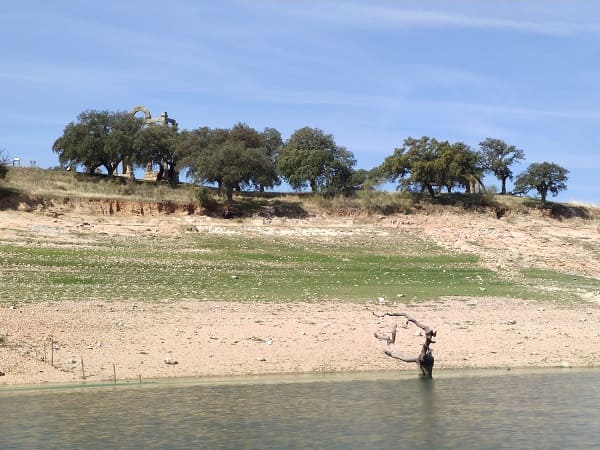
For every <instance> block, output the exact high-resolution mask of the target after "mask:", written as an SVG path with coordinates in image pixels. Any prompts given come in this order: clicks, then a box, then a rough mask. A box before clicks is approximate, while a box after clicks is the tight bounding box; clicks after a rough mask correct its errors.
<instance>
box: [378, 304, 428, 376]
mask: <svg viewBox="0 0 600 450" xmlns="http://www.w3.org/2000/svg"><path fill="white" fill-rule="evenodd" d="M373 315H374V316H376V317H380V318H382V317H385V316H390V317H405V318H406V321H407V323H408V322H412V323H414V324H415V325H416V326H417V327H419V328H421V329H422V330H423V331H424V332H425V342H424V343H423V346H422V347H421V352H420V353H419V355H418V356H414V357H410V356H406V355H405V354H404V353H402V352H400V351H399V350H398V349H397V348H396V346H395V344H396V331H397V329H398V326H397V325H394V326H393V327H392V331H391V334H390V336H385V335H382V334H379V333H374V335H375V337H376V338H377V339H381V340H384V341H386V342H387V344H388V348H387V350H385V354H386V355H388V356H390V357H392V358H395V359H399V360H400V361H404V362H416V363H417V364H418V365H419V368H420V369H421V374H422V375H423V376H425V377H431V376H432V372H433V364H434V358H433V354H432V350H431V349H430V348H429V346H430V345H431V344H434V343H435V341H434V340H433V338H434V337H435V336H436V335H437V332H436V331H435V330H434V329H433V328H431V327H429V326H427V325H425V324H422V323H421V322H419V321H418V320H416V319H414V318H413V317H411V316H409V315H408V314H406V313H403V312H395V313H394V312H386V313H384V314H376V313H375V312H373Z"/></svg>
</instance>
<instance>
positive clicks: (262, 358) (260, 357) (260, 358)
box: [256, 356, 267, 362]
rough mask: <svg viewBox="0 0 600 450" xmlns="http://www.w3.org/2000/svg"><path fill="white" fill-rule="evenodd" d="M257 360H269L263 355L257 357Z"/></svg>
mask: <svg viewBox="0 0 600 450" xmlns="http://www.w3.org/2000/svg"><path fill="white" fill-rule="evenodd" d="M256 360H257V361H258V362H264V361H266V360H267V358H264V357H262V356H259V357H258V358H256Z"/></svg>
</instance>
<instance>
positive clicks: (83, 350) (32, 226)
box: [0, 204, 600, 386]
mask: <svg viewBox="0 0 600 450" xmlns="http://www.w3.org/2000/svg"><path fill="white" fill-rule="evenodd" d="M79 207H80V208H84V207H86V205H85V204H81V205H79V206H78V208H79ZM53 208H54V209H51V210H44V209H41V210H40V211H20V210H14V211H12V210H5V211H2V212H0V214H1V219H2V227H0V241H10V242H15V241H19V240H23V236H27V238H28V239H37V240H38V241H39V242H45V241H44V239H53V238H54V237H53V236H54V235H55V234H56V235H62V234H61V233H64V234H65V236H67V235H70V234H69V233H77V236H78V239H79V240H81V239H85V236H87V235H88V234H89V235H90V236H91V237H93V236H97V235H99V234H103V235H104V234H118V235H124V236H129V235H134V234H135V235H140V234H142V235H148V236H153V235H156V234H161V235H177V234H180V233H182V232H185V231H183V230H186V229H189V228H190V227H194V228H195V229H198V230H200V229H201V230H202V231H205V232H210V233H230V232H235V233H243V232H249V233H253V234H257V233H280V234H282V235H285V236H289V238H290V239H296V238H302V239H310V238H311V236H312V234H319V235H321V236H328V237H329V238H331V239H335V236H336V233H339V232H352V233H357V234H360V233H362V232H365V233H372V232H373V230H376V231H377V232H386V233H407V234H413V235H415V236H425V237H427V238H429V239H431V240H433V241H435V242H436V243H437V244H439V245H441V246H444V247H446V248H448V250H449V251H457V252H461V253H473V254H477V255H478V256H479V257H480V258H481V261H482V264H484V265H485V266H486V267H488V268H490V269H492V270H502V271H504V272H506V273H510V272H511V271H512V270H515V269H518V268H519V267H540V268H551V269H552V268H556V269H558V270H561V271H562V272H565V273H573V274H583V275H587V276H591V277H594V278H599V277H600V258H598V251H599V249H600V234H599V230H600V228H599V227H598V221H597V220H590V221H584V220H581V219H577V218H575V219H569V220H564V221H556V220H553V219H548V218H544V217H539V216H536V217H534V216H519V215H515V216H510V215H509V216H507V217H504V218H502V220H498V219H497V218H495V216H491V215H485V214H477V216H476V220H473V218H474V216H473V215H468V214H447V213H440V214H438V215H433V214H432V215H427V214H419V215H411V216H402V217H384V218H364V219H361V220H358V219H355V218H338V217H336V218H326V217H314V218H308V219H303V220H297V221H293V220H285V219H273V220H269V221H265V219H262V218H255V219H254V218H253V219H247V220H245V221H243V222H242V223H238V222H226V221H223V220H218V219H211V218H207V217H202V216H190V215H187V214H172V215H170V214H159V213H158V212H156V213H152V214H150V213H148V214H146V215H145V216H143V217H142V216H139V215H135V214H132V213H127V212H124V211H122V212H121V213H120V215H103V214H99V213H97V212H93V211H88V210H85V211H83V210H78V209H75V210H73V209H72V208H73V207H72V206H69V208H71V209H66V208H67V207H66V206H64V205H59V206H55V207H53ZM82 224H85V227H83V225H82ZM340 230H342V231H340ZM307 233H308V234H310V233H312V234H311V235H310V236H308V235H307ZM77 242H79V241H77ZM551 295H552V294H551V292H549V297H548V300H546V301H544V302H532V301H524V300H521V299H514V298H489V297H485V298H446V299H443V300H441V301H436V302H434V301H432V302H428V303H419V304H414V305H411V304H409V305H406V304H398V305H394V304H393V303H388V304H385V305H380V304H379V302H378V300H377V299H376V298H373V299H365V301H364V302H363V303H346V302H327V303H301V302H294V303H254V302H240V301H236V300H235V299H232V300H231V301H230V302H204V301H198V300H195V299H181V300H178V301H171V302H159V303H150V302H147V303H144V302H135V303H134V302H133V301H129V302H126V301H119V302H117V301H114V302H109V301H106V300H101V299H89V300H86V301H77V302H74V301H69V300H60V301H56V302H40V303H34V304H21V305H14V306H11V305H9V304H6V303H2V302H0V372H2V373H3V374H4V375H2V376H0V386H17V385H35V384H49V383H81V382H83V381H85V382H88V383H93V382H110V381H112V380H113V379H114V374H115V373H116V377H117V380H118V381H124V380H138V379H139V377H140V376H141V377H142V378H143V379H145V380H148V379H167V378H178V379H182V378H185V377H205V376H208V377H219V376H241V375H267V374H282V375H285V374H323V373H353V372H354V373H357V372H375V371H396V372H397V371H406V373H409V374H410V373H414V374H415V376H416V374H417V373H418V370H417V367H416V365H414V364H407V363H403V362H400V361H397V360H393V359H391V358H389V357H387V356H386V355H384V353H383V350H384V349H385V343H383V342H382V341H378V340H376V339H375V338H374V337H373V333H374V332H375V331H379V332H388V331H389V329H390V328H391V326H392V325H393V324H394V323H395V322H394V319H393V318H389V317H387V318H384V319H379V318H377V317H375V316H374V315H373V314H372V312H373V311H375V312H377V313H382V312H385V311H404V312H408V313H409V314H411V315H412V316H413V317H415V318H417V319H418V320H420V321H421V322H423V323H426V324H427V325H429V326H431V327H433V328H435V329H437V331H438V337H437V343H435V344H434V345H433V346H432V348H433V350H434V356H435V357H436V365H435V368H436V370H440V369H482V368H501V369H506V368H534V367H535V368H549V367H600V292H575V291H574V292H573V301H572V302H570V303H568V304H559V303H554V302H552V297H551ZM418 332H419V330H418V329H417V328H415V327H413V326H412V325H411V326H409V328H407V329H403V328H399V333H398V338H397V345H398V347H399V348H400V349H401V350H402V351H404V352H406V353H408V354H411V353H415V354H416V353H417V352H418V350H419V348H420V345H421V344H422V342H423V337H422V336H419V335H418ZM50 339H52V341H53V342H54V355H51V350H50V342H51V341H50ZM52 357H53V358H54V361H53V363H54V364H53V365H51V364H50V359H51V358H52ZM81 361H83V366H84V367H83V370H82V367H81ZM113 364H114V369H113ZM434 374H435V372H434ZM84 376H85V379H84Z"/></svg>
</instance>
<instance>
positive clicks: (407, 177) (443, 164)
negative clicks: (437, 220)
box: [378, 136, 482, 197]
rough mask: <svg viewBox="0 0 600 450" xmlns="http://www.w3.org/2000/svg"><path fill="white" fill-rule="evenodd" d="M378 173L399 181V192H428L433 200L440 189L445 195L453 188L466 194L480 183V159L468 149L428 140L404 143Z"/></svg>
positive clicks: (428, 138) (410, 139) (421, 139)
mask: <svg viewBox="0 0 600 450" xmlns="http://www.w3.org/2000/svg"><path fill="white" fill-rule="evenodd" d="M378 171H379V173H380V174H381V175H382V176H383V177H384V178H385V179H388V180H389V181H396V180H399V185H398V187H399V188H400V189H405V190H409V191H412V190H418V191H421V192H424V191H427V192H428V193H429V194H430V195H431V196H432V197H434V196H435V193H436V192H437V191H440V190H441V188H442V187H445V188H446V189H447V190H448V192H452V189H454V188H455V187H463V188H464V189H465V190H467V191H468V190H469V189H470V185H471V183H472V181H473V180H476V181H478V182H480V178H481V174H482V168H481V161H480V159H479V155H478V154H477V153H476V152H474V151H473V150H471V148H470V147H469V146H468V145H466V144H464V143H462V142H457V143H454V144H450V143H449V142H448V141H438V140H437V139H435V138H430V137H428V136H423V137H421V138H420V139H414V138H412V137H409V138H407V139H405V140H404V144H403V146H402V147H401V148H396V149H395V150H394V154H393V155H391V156H388V157H387V158H386V159H385V160H384V162H383V164H382V165H381V166H380V167H379V169H378Z"/></svg>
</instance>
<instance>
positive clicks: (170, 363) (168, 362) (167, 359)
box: [165, 358, 179, 366]
mask: <svg viewBox="0 0 600 450" xmlns="http://www.w3.org/2000/svg"><path fill="white" fill-rule="evenodd" d="M165 364H168V365H170V366H174V365H175V364H179V362H178V361H176V360H174V359H172V358H165Z"/></svg>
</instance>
